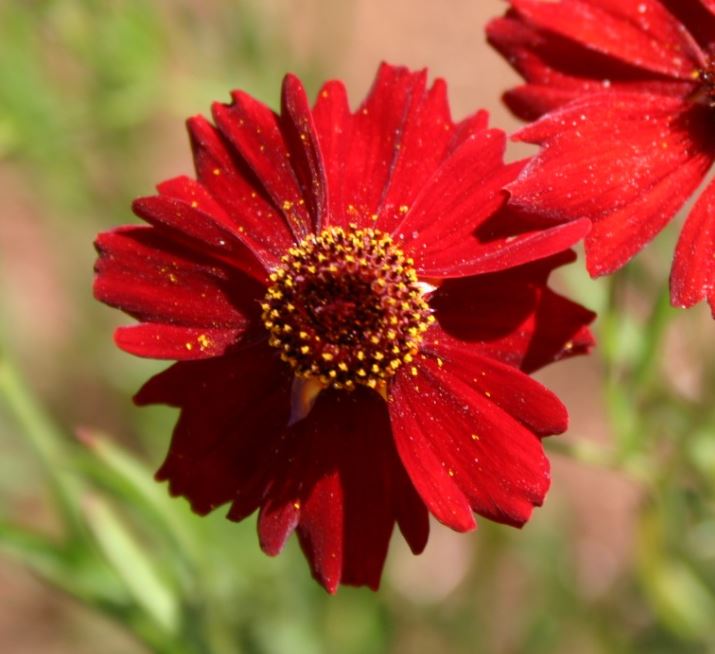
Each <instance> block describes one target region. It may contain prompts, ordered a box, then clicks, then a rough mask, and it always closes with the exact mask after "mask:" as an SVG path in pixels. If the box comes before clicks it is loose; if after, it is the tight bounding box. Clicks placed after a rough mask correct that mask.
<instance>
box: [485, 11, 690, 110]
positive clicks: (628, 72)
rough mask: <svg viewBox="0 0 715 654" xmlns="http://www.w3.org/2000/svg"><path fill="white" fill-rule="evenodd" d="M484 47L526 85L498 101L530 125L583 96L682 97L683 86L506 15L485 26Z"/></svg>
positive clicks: (685, 85)
mask: <svg viewBox="0 0 715 654" xmlns="http://www.w3.org/2000/svg"><path fill="white" fill-rule="evenodd" d="M487 35H488V37H489V41H490V43H491V44H492V45H493V46H494V47H495V48H496V49H497V50H498V51H499V52H500V53H501V54H502V55H503V56H504V58H505V59H506V60H507V61H508V62H509V64H510V65H511V66H513V67H514V68H515V69H516V71H517V72H518V73H519V74H520V75H522V76H523V77H524V78H525V79H526V80H527V82H529V83H528V84H527V85H525V86H520V87H517V88H515V89H512V90H510V91H508V92H507V93H506V94H505V96H504V100H505V102H506V104H507V105H508V106H509V108H510V109H511V110H512V111H513V112H514V113H515V114H516V115H517V116H519V117H521V118H524V119H526V120H533V119H535V118H538V117H539V116H541V115H543V114H544V113H546V112H547V111H550V110H552V109H555V108H556V107H559V106H562V105H564V104H566V103H567V102H568V101H570V100H573V99H575V98H578V97H580V96H582V95H585V94H588V93H600V92H603V91H604V90H607V89H612V90H615V91H628V90H630V91H642V92H650V93H656V94H663V95H675V96H678V97H684V96H685V95H687V94H688V93H689V92H690V91H691V90H692V88H693V82H692V79H688V80H687V81H680V80H677V81H676V80H673V79H672V78H663V76H662V75H659V74H657V73H652V72H650V71H647V70H644V69H643V68H639V67H638V66H634V65H630V64H627V63H625V62H622V61H620V60H618V59H614V58H613V57H610V56H608V55H604V54H602V53H600V52H595V51H594V50H592V49H589V48H588V47H587V44H582V43H578V42H576V41H573V40H571V39H570V38H564V37H562V36H559V35H558V34H555V33H553V32H549V31H542V30H539V29H538V28H537V27H536V26H535V25H534V24H532V23H530V22H528V21H526V20H525V19H524V18H522V17H520V16H519V15H518V14H517V13H516V12H514V11H510V12H509V13H508V14H507V15H506V16H505V17H504V18H499V19H496V20H494V21H492V22H491V23H490V24H489V25H488V26H487Z"/></svg>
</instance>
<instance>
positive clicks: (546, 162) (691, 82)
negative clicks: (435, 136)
mask: <svg viewBox="0 0 715 654" xmlns="http://www.w3.org/2000/svg"><path fill="white" fill-rule="evenodd" d="M510 4H511V8H510V9H509V10H508V11H507V13H506V15H505V16H504V17H503V18H499V19H496V20H494V21H492V22H491V23H490V25H489V26H488V28H487V33H488V36H489V40H490V42H491V43H492V44H493V45H494V46H495V47H496V49H497V50H499V51H500V52H501V53H502V54H503V55H504V56H505V57H506V58H507V59H508V61H509V62H510V63H511V65H512V66H513V67H514V68H515V69H516V70H517V72H519V73H520V74H521V75H522V76H523V77H524V79H525V81H526V83H525V84H524V85H522V86H519V87H517V88H515V89H512V90H510V91H508V92H507V93H506V94H505V96H504V99H505V102H506V103H507V105H508V106H509V107H510V108H511V109H512V111H513V112H514V113H515V114H517V115H518V116H520V117H522V118H525V119H527V120H533V119H539V118H540V119H539V120H537V122H536V123H535V124H533V125H531V126H529V127H526V128H525V129H522V130H521V131H520V132H518V133H517V135H516V138H517V139H518V140H523V141H527V142H530V143H536V144H539V145H541V146H543V149H542V151H541V153H540V154H539V155H538V156H537V157H535V158H534V160H533V161H532V162H531V163H530V164H529V165H528V166H527V168H526V169H525V170H524V172H523V174H522V176H521V177H520V178H519V179H518V180H517V181H516V182H515V183H514V184H512V185H511V186H510V187H509V188H510V191H511V192H512V194H513V202H514V204H515V205H516V206H519V207H522V208H524V209H527V210H530V211H536V212H540V213H547V214H549V215H551V217H552V218H553V219H554V220H555V221H556V222H563V221H568V220H571V219H574V218H583V217H586V218H589V219H591V220H592V221H593V229H592V231H591V233H590V234H589V235H588V237H587V238H586V258H587V266H588V269H589V272H590V273H591V275H593V276H598V275H604V274H609V273H612V272H614V271H615V270H617V269H618V268H620V267H621V266H623V265H624V264H625V263H626V262H628V261H629V260H630V259H631V258H632V257H633V256H634V255H635V254H636V253H637V252H639V251H640V250H641V249H642V248H643V247H644V246H645V245H646V244H647V243H648V242H649V241H650V240H651V239H652V238H653V237H654V236H655V235H656V234H657V233H658V232H659V231H660V230H661V229H662V228H663V227H664V226H665V225H666V224H667V223H668V222H669V221H670V220H671V219H672V218H673V216H674V215H675V214H676V213H677V212H678V211H679V210H680V209H681V208H682V207H683V205H684V204H685V203H686V202H687V200H688V199H689V198H691V197H692V195H693V194H694V193H695V191H696V190H697V188H698V187H699V185H700V184H701V182H702V181H703V179H704V178H705V176H706V174H707V172H708V170H709V169H710V167H711V166H712V163H713V160H714V159H715V132H713V129H712V125H713V120H714V119H715V4H713V3H712V2H711V1H710V0H689V1H688V2H684V1H682V0H558V1H556V2H553V1H548V2H546V1H544V0H510ZM542 116H543V117H542ZM712 193H713V191H712V190H711V189H710V188H708V189H707V190H706V191H704V192H703V195H702V197H701V199H700V200H699V201H698V202H697V204H696V205H695V208H694V209H693V210H691V212H690V215H689V217H688V219H687V221H686V224H685V227H684V228H683V231H682V232H681V236H680V240H679V242H678V246H677V248H676V251H675V256H674V259H673V268H672V272H671V280H670V288H671V299H672V302H673V304H674V305H675V306H681V307H689V306H692V305H694V304H697V303H698V302H700V301H702V300H703V299H706V300H708V301H709V303H710V305H711V308H712V309H713V311H714V312H715V260H714V258H713V255H714V254H715V249H714V247H713V239H714V238H715V236H714V234H715V209H714V205H713V203H712V201H711V200H710V198H711V196H712Z"/></svg>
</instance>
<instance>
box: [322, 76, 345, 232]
mask: <svg viewBox="0 0 715 654" xmlns="http://www.w3.org/2000/svg"><path fill="white" fill-rule="evenodd" d="M313 120H314V121H315V131H316V132H317V135H318V140H319V143H320V150H321V151H322V153H323V161H324V165H325V174H326V178H327V184H328V188H329V189H330V206H331V211H330V214H329V215H328V221H329V222H330V223H331V224H338V225H344V224H346V222H348V221H347V219H346V217H345V215H344V209H345V207H346V205H347V203H348V201H347V200H346V199H345V182H346V177H347V175H348V170H347V162H348V159H349V156H350V143H351V138H352V128H353V119H352V114H351V113H350V107H349V106H348V99H347V93H346V91H345V86H343V84H342V82H337V81H332V82H328V83H327V84H325V85H324V86H323V88H322V89H321V90H320V92H319V93H318V99H317V100H316V103H315V108H314V109H313Z"/></svg>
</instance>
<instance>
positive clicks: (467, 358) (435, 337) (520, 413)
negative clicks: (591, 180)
mask: <svg viewBox="0 0 715 654" xmlns="http://www.w3.org/2000/svg"><path fill="white" fill-rule="evenodd" d="M422 349H423V351H424V352H425V353H429V354H431V355H432V357H433V358H435V359H437V360H438V368H443V367H444V366H447V367H448V370H449V374H450V375H453V376H454V377H456V378H458V379H461V380H462V381H463V382H464V383H465V384H467V385H468V386H470V387H471V388H472V389H473V390H475V391H477V392H479V393H481V394H482V395H484V396H485V397H487V398H489V399H490V400H491V401H492V402H493V403H494V404H496V405H497V406H498V407H499V408H501V409H503V410H504V411H505V412H506V413H508V414H510V415H511V416H513V417H514V418H515V419H516V420H518V421H519V422H521V423H522V424H523V425H524V426H525V427H527V428H529V429H530V430H531V431H533V432H534V433H536V434H537V435H539V436H548V435H549V434H560V433H562V432H564V431H566V428H567V426H568V414H567V413H566V407H564V405H563V404H562V403H561V401H560V400H559V399H558V398H557V397H556V395H554V394H553V393H552V392H551V391H550V390H548V389H547V388H545V387H544V386H542V385H541V384H539V383H538V382H537V381H535V380H533V379H532V378H531V377H529V376H528V375H526V374H524V373H523V372H521V371H520V370H518V369H515V368H514V367H513V366H510V365H507V364H506V363H502V362H500V361H498V360H497V359H493V358H491V357H489V356H485V355H484V354H480V353H479V352H478V350H477V349H476V348H475V347H474V346H473V345H472V344H471V343H467V342H464V341H459V340H457V339H455V338H452V337H451V336H449V335H448V334H447V333H446V332H443V331H442V330H441V329H432V330H430V332H429V333H428V334H427V338H426V339H425V342H424V343H423V344H422Z"/></svg>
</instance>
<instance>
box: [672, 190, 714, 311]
mask: <svg viewBox="0 0 715 654" xmlns="http://www.w3.org/2000/svg"><path fill="white" fill-rule="evenodd" d="M714 256H715V184H714V183H713V182H711V183H710V184H709V185H708V187H707V188H706V189H705V191H703V193H702V195H701V196H700V198H698V201H697V203H696V204H695V206H694V207H693V209H692V211H691V212H690V215H689V216H688V218H687V220H686V221H685V225H684V226H683V231H682V232H681V234H680V239H679V240H678V247H677V248H676V250H675V258H674V259H673V270H672V272H671V276H670V293H671V299H672V302H673V304H674V305H675V306H678V307H691V306H693V305H694V304H697V303H698V302H700V301H701V300H703V299H704V298H708V299H709V300H710V301H711V303H712V296H713V292H714V291H715V267H714V266H713V263H714V260H713V257H714Z"/></svg>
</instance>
